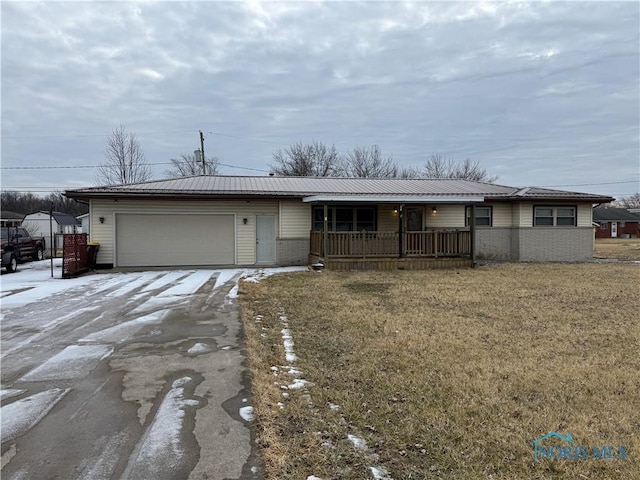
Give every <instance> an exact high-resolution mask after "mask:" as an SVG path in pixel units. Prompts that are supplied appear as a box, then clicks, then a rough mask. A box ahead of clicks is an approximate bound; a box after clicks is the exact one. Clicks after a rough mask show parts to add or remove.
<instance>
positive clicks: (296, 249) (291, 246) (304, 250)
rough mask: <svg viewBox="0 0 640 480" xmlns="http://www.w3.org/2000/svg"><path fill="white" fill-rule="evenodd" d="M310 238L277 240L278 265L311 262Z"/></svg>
mask: <svg viewBox="0 0 640 480" xmlns="http://www.w3.org/2000/svg"><path fill="white" fill-rule="evenodd" d="M308 260H309V238H308V237H307V238H280V239H278V240H277V241H276V262H277V264H278V265H282V266H288V265H307V264H308V263H309V262H308Z"/></svg>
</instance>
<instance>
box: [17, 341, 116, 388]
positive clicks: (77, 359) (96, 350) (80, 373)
mask: <svg viewBox="0 0 640 480" xmlns="http://www.w3.org/2000/svg"><path fill="white" fill-rule="evenodd" d="M112 352H113V348H112V347H108V346H106V345H70V346H68V347H67V348H65V349H64V350H62V351H61V352H60V353H58V354H57V355H54V356H53V357H51V358H50V359H49V360H47V361H46V362H45V363H43V364H42V365H40V366H39V367H38V368H36V369H35V370H32V371H31V372H29V373H27V374H26V375H25V376H24V377H22V381H25V382H27V381H29V382H40V381H44V380H70V379H74V378H82V377H85V376H86V375H88V374H89V373H90V372H91V371H92V370H93V369H94V368H95V367H96V366H97V365H98V363H100V361H101V360H102V359H103V358H105V357H107V356H109V355H111V353H112Z"/></svg>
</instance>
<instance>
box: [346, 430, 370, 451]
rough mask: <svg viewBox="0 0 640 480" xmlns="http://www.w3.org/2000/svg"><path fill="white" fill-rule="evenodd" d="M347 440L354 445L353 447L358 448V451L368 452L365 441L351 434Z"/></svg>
mask: <svg viewBox="0 0 640 480" xmlns="http://www.w3.org/2000/svg"><path fill="white" fill-rule="evenodd" d="M347 438H348V439H349V441H350V442H351V443H353V446H354V447H356V450H362V451H365V450H367V442H365V441H364V439H362V438H360V437H358V436H356V435H351V434H349V435H347Z"/></svg>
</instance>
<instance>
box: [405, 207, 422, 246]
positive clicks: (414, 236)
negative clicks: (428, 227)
mask: <svg viewBox="0 0 640 480" xmlns="http://www.w3.org/2000/svg"><path fill="white" fill-rule="evenodd" d="M423 212H424V209H423V208H422V207H408V208H407V209H406V218H407V222H406V228H407V233H406V241H405V254H406V255H421V254H423V253H424V235H423V234H422V233H418V232H422V221H423V218H422V217H423Z"/></svg>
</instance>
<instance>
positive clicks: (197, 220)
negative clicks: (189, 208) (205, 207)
mask: <svg viewBox="0 0 640 480" xmlns="http://www.w3.org/2000/svg"><path fill="white" fill-rule="evenodd" d="M233 226H234V216H233V215H201V214H198V215H191V214H188V215H166V214H165V215H155V214H149V215H147V214H128V213H127V214H124V213H120V214H117V215H116V266H118V267H149V266H154V267H155V266H158V267H164V266H188V265H233V264H234V263H235V237H234V228H233Z"/></svg>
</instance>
